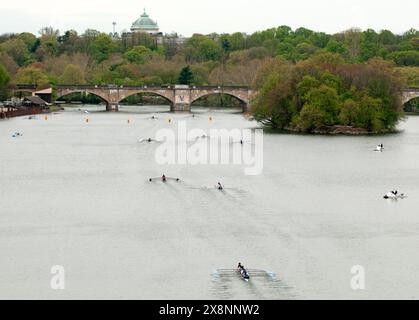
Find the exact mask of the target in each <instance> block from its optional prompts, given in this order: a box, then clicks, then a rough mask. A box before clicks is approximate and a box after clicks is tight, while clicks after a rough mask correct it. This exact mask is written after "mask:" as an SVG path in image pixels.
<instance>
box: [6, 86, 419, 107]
mask: <svg viewBox="0 0 419 320" xmlns="http://www.w3.org/2000/svg"><path fill="white" fill-rule="evenodd" d="M14 91H15V92H18V91H25V92H31V93H32V94H35V93H36V86H34V85H18V86H17V87H16V88H15V89H14ZM54 92H55V94H56V96H57V100H58V99H59V98H61V97H63V96H66V95H68V94H71V93H78V92H86V93H90V94H93V95H95V96H98V97H99V98H101V99H102V100H103V101H104V102H105V103H106V110H108V111H118V108H119V104H120V103H121V101H122V100H124V99H126V98H128V97H129V96H132V95H134V94H138V93H152V94H156V95H159V96H161V97H163V98H165V99H166V100H168V101H169V103H170V110H171V111H190V110H191V105H192V103H194V102H195V101H196V100H198V99H199V98H202V97H204V96H208V95H211V94H227V95H230V96H233V97H235V98H237V99H238V100H239V101H241V104H242V107H243V111H244V112H246V111H248V110H249V107H250V99H251V96H252V94H253V92H252V90H251V89H250V88H249V87H245V86H206V87H196V86H184V85H174V86H160V87H158V86H141V87H126V86H115V85H108V86H94V85H69V86H57V87H56V88H55V89H54ZM418 97H419V88H408V89H406V90H405V91H404V93H403V96H402V101H403V104H404V103H407V102H409V101H410V100H412V99H415V98H418Z"/></svg>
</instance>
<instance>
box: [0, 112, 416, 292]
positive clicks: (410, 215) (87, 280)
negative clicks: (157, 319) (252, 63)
mask: <svg viewBox="0 0 419 320" xmlns="http://www.w3.org/2000/svg"><path fill="white" fill-rule="evenodd" d="M81 108H83V109H84V108H88V109H90V110H92V111H95V110H100V108H98V107H88V106H87V107H86V106H83V107H81ZM166 110H167V108H165V107H161V108H160V107H125V108H123V109H122V112H119V113H106V112H91V113H90V114H85V113H82V112H79V111H77V109H73V110H71V109H67V110H66V111H64V112H60V113H58V114H52V115H48V120H45V119H44V118H43V117H41V116H38V117H37V119H35V120H28V119H27V117H22V118H14V119H10V120H7V121H0V165H1V169H0V256H1V260H0V261H1V262H0V298H3V299H4V298H42V299H44V298H46V299H64V298H70V299H73V298H80V299H86V298H87V299H93V298H99V299H105V298H116V299H118V298H128V299H131V298H133V299H308V298H314V299H327V298H337V299H343V298H350V299H371V298H378V299H387V298H408V299H410V298H416V299H418V298H419V254H418V249H419V117H410V118H408V119H407V121H405V122H402V123H401V124H400V129H401V130H402V131H401V133H399V134H394V135H387V136H379V137H327V136H304V135H277V134H266V133H265V136H264V170H263V174H261V175H258V176H246V175H244V172H243V169H244V167H243V166H240V165H224V166H222V165H218V166H217V165H212V166H211V165H207V166H206V165H198V166H192V165H174V166H160V165H158V164H157V163H156V161H155V158H154V153H155V150H156V148H157V147H158V144H155V143H151V144H146V143H138V139H141V138H148V137H154V135H155V133H156V132H157V131H158V130H159V129H161V128H173V129H176V128H177V124H178V122H179V121H180V120H183V121H187V125H188V128H190V129H191V128H203V129H204V130H209V129H211V128H227V129H232V128H255V127H257V124H256V123H253V122H250V121H247V120H246V119H245V118H244V117H243V116H242V115H240V114H236V113H234V112H231V111H222V110H218V111H216V110H207V109H197V110H195V111H197V116H196V117H195V118H192V117H190V116H189V115H187V114H170V113H168V112H165V111H166ZM132 111H136V112H132ZM154 111H156V113H155V116H156V117H157V119H156V120H150V116H151V115H152V114H153V112H154ZM157 111H161V112H158V113H157ZM210 116H211V117H213V121H209V117H210ZM86 118H88V119H89V123H86V122H85V120H86ZM128 119H129V120H130V123H128ZM168 119H171V120H172V122H171V123H169V121H168ZM15 131H19V132H21V133H23V137H20V138H12V134H13V133H14V132H15ZM208 133H209V131H208ZM378 143H384V145H385V152H383V153H379V152H374V151H373V149H374V147H375V145H377V144H378ZM163 173H165V174H166V175H167V176H171V177H179V178H182V179H183V181H182V182H181V183H176V182H170V181H169V182H168V183H167V184H163V183H159V182H155V183H149V182H148V181H147V180H148V178H150V177H157V176H160V175H161V174H163ZM218 181H222V183H223V184H225V186H226V187H227V189H226V190H225V192H220V191H218V190H216V189H215V188H214V187H213V186H214V184H215V183H216V182H218ZM391 189H398V190H400V191H402V192H405V193H407V194H408V195H409V198H407V199H404V200H399V201H387V200H383V198H382V197H383V195H384V194H385V193H386V192H387V191H389V190H391ZM238 261H241V262H242V263H243V264H244V265H245V266H246V267H248V268H253V269H262V270H267V271H269V272H272V273H275V274H276V278H271V277H269V276H258V277H254V278H252V280H251V281H250V282H249V283H245V282H243V281H241V279H240V278H238V277H237V276H236V275H235V274H225V273H224V274H223V273H222V274H220V273H216V272H215V270H216V269H220V268H234V267H235V265H236V264H237V262H238ZM53 265H62V266H63V267H64V268H65V272H66V289H65V290H62V291H54V290H52V289H51V288H50V279H51V277H52V275H51V274H50V269H51V266H53ZM354 265H362V266H363V267H364V268H365V271H366V289H365V290H363V291H354V290H352V289H351V287H350V281H351V277H352V276H353V275H352V274H351V273H350V271H351V267H352V266H354Z"/></svg>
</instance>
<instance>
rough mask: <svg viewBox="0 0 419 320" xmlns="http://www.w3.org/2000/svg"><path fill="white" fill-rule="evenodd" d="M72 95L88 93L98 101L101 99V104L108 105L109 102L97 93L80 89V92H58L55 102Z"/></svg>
mask: <svg viewBox="0 0 419 320" xmlns="http://www.w3.org/2000/svg"><path fill="white" fill-rule="evenodd" d="M74 93H88V94H91V95H94V96H96V97H98V98H99V99H101V100H102V101H103V102H105V103H106V104H109V100H108V98H107V97H105V96H104V95H102V94H100V93H97V92H95V91H93V90H89V89H80V90H58V91H57V98H56V99H55V100H56V101H57V100H59V99H60V98H63V97H65V96H68V95H70V94H74Z"/></svg>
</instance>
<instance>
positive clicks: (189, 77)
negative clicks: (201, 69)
mask: <svg viewBox="0 0 419 320" xmlns="http://www.w3.org/2000/svg"><path fill="white" fill-rule="evenodd" d="M193 79H194V74H193V72H192V70H191V67H190V66H186V67H184V68H182V70H181V71H180V74H179V83H180V84H186V85H190V84H191V83H192V81H193Z"/></svg>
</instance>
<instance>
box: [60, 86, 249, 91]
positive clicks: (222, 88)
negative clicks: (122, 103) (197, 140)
mask: <svg viewBox="0 0 419 320" xmlns="http://www.w3.org/2000/svg"><path fill="white" fill-rule="evenodd" d="M175 87H176V86H175V85H164V86H153V85H151V86H146V85H144V86H117V85H57V86H55V88H56V89H61V90H63V89H70V90H71V89H78V90H80V89H85V90H88V89H129V90H143V89H150V90H164V89H175ZM185 88H186V87H185ZM188 89H192V90H226V89H227V90H249V87H246V86H189V87H188Z"/></svg>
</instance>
